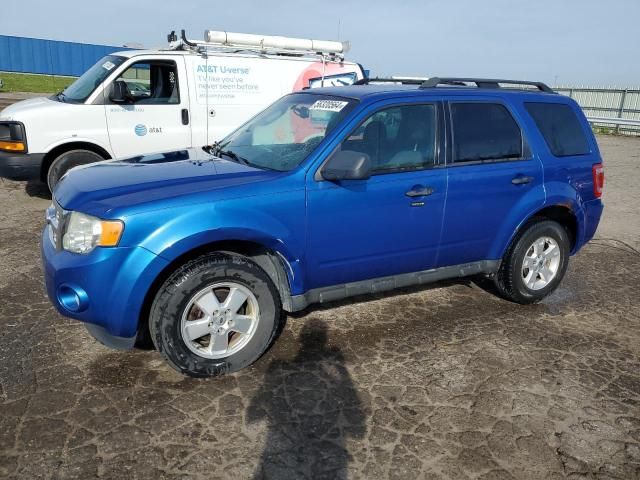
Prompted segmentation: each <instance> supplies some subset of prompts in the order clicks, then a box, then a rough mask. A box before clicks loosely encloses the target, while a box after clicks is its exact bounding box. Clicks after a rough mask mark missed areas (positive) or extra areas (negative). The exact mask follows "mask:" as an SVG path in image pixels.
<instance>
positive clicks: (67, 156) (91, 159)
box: [47, 150, 104, 192]
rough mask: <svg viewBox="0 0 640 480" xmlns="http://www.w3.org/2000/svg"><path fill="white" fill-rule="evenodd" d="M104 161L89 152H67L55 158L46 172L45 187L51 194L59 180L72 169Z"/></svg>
mask: <svg viewBox="0 0 640 480" xmlns="http://www.w3.org/2000/svg"><path fill="white" fill-rule="evenodd" d="M102 160H104V158H102V156H100V155H98V154H97V153H95V152H92V151H90V150H69V151H68V152H64V153H63V154H61V155H59V156H57V157H56V158H55V159H54V160H53V162H51V165H50V166H49V170H48V171H47V186H48V187H49V191H50V192H53V189H54V188H56V185H57V184H58V182H59V181H60V179H61V178H62V177H63V176H64V174H65V173H67V172H68V171H69V170H70V169H72V168H73V167H77V166H79V165H86V164H89V163H95V162H100V161H102Z"/></svg>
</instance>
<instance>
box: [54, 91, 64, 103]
mask: <svg viewBox="0 0 640 480" xmlns="http://www.w3.org/2000/svg"><path fill="white" fill-rule="evenodd" d="M65 97H66V95H65V94H64V90H60V91H59V92H58V93H56V98H57V99H58V101H59V102H63V103H66V100H65Z"/></svg>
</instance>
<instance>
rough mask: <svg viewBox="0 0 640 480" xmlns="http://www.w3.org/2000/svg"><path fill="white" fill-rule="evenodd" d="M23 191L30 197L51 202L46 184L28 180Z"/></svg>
mask: <svg viewBox="0 0 640 480" xmlns="http://www.w3.org/2000/svg"><path fill="white" fill-rule="evenodd" d="M24 191H25V192H26V194H27V195H29V196H30V197H37V198H42V199H44V200H51V193H50V192H49V188H48V187H47V185H46V184H44V183H42V182H41V181H39V180H29V181H28V182H27V183H26V184H25V186H24Z"/></svg>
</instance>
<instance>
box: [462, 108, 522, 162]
mask: <svg viewBox="0 0 640 480" xmlns="http://www.w3.org/2000/svg"><path fill="white" fill-rule="evenodd" d="M451 121H452V124H453V162H454V164H455V163H464V162H479V161H485V160H516V159H520V158H522V156H523V148H522V145H523V142H522V132H521V130H520V127H519V126H518V124H517V123H516V121H515V120H514V118H513V116H512V115H511V113H510V112H509V110H507V108H506V107H505V106H504V105H501V104H499V103H485V102H475V103H462V102H455V103H451Z"/></svg>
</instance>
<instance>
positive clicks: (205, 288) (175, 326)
mask: <svg viewBox="0 0 640 480" xmlns="http://www.w3.org/2000/svg"><path fill="white" fill-rule="evenodd" d="M282 321H283V319H282V309H281V306H280V296H279V295H278V293H277V291H276V288H275V286H274V285H273V282H271V280H270V279H269V277H268V275H267V274H266V273H265V272H264V271H263V270H262V269H261V268H260V267H259V266H258V265H256V264H255V263H253V262H252V261H250V260H249V259H247V258H246V257H242V256H240V255H234V254H227V253H214V254H210V255H206V256H203V257H200V258H198V259H196V260H193V261H191V262H189V263H187V264H186V265H184V266H182V267H181V268H179V269H178V270H177V271H176V272H175V273H174V274H173V275H171V277H169V279H167V281H166V282H165V283H164V285H163V286H162V288H161V289H160V290H159V292H158V294H157V295H156V298H155V300H154V302H153V305H152V307H151V314H150V318H149V329H150V333H151V338H152V340H153V343H154V345H155V347H156V348H157V349H158V351H159V352H160V354H161V355H162V356H163V357H164V358H165V360H167V361H168V362H169V364H170V365H171V366H172V367H173V368H175V369H176V370H178V371H179V372H181V373H183V374H186V375H190V376H193V377H210V376H218V375H222V374H225V373H230V372H235V371H237V370H240V369H241V368H244V367H246V366H248V365H250V364H252V363H253V362H255V361H256V360H257V359H258V358H260V356H261V355H262V354H263V353H264V352H265V351H266V350H267V348H268V347H269V345H270V344H271V343H272V341H273V340H274V338H275V336H276V334H277V332H278V331H279V330H280V327H281V325H282Z"/></svg>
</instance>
